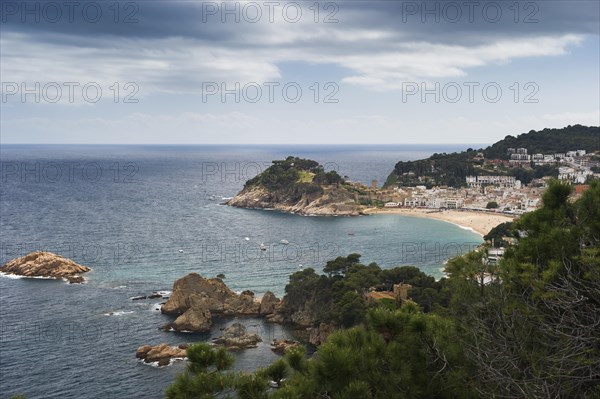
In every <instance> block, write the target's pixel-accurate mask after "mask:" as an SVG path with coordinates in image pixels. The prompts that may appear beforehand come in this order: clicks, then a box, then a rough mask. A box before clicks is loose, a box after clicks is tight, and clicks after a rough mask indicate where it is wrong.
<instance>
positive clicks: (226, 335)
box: [213, 323, 262, 350]
mask: <svg viewBox="0 0 600 399" xmlns="http://www.w3.org/2000/svg"><path fill="white" fill-rule="evenodd" d="M259 342H262V338H260V336H258V334H255V333H249V332H247V330H246V326H244V325H243V324H240V323H233V324H232V325H231V326H229V327H227V328H226V329H224V330H223V335H222V336H220V337H219V338H214V339H213V343H214V344H216V345H222V346H225V347H227V348H228V349H231V350H241V349H247V348H256V346H257V344H258V343H259Z"/></svg>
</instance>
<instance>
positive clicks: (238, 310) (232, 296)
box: [161, 273, 282, 332]
mask: <svg viewBox="0 0 600 399" xmlns="http://www.w3.org/2000/svg"><path fill="white" fill-rule="evenodd" d="M281 304H282V303H281V300H280V299H278V298H277V297H275V295H274V294H273V293H272V292H267V293H265V295H264V296H263V297H262V299H261V301H260V302H259V301H257V300H256V299H255V298H254V293H253V292H252V291H244V292H242V293H241V294H239V295H238V294H236V293H235V292H233V291H231V290H230V289H229V287H227V285H226V284H225V283H224V282H223V280H221V279H220V278H204V277H202V276H200V275H199V274H197V273H190V274H188V275H187V276H185V277H182V278H180V279H179V280H177V281H175V283H174V284H173V293H172V294H171V296H170V297H169V299H168V300H167V302H166V303H165V304H164V305H162V306H161V312H162V313H163V314H168V315H174V316H176V318H175V320H174V321H173V322H171V323H168V324H166V325H164V326H163V327H162V328H163V330H166V331H178V332H207V331H210V329H211V327H212V318H213V317H215V316H260V317H264V318H265V320H266V321H273V322H274V321H277V320H280V319H281V318H280V317H278V312H279V310H280V307H281Z"/></svg>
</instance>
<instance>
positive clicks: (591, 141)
mask: <svg viewBox="0 0 600 399" xmlns="http://www.w3.org/2000/svg"><path fill="white" fill-rule="evenodd" d="M509 148H527V150H528V152H529V153H530V154H536V153H545V154H551V153H564V152H566V151H569V150H586V151H588V152H591V151H597V150H600V127H598V126H582V125H574V126H570V125H569V126H567V127H564V128H562V129H544V130H540V131H537V132H536V131H535V130H531V131H530V132H529V133H523V134H520V135H518V136H517V137H514V136H506V137H505V138H504V139H502V140H500V141H498V142H497V143H495V144H493V145H491V146H489V147H488V148H486V149H485V150H483V154H484V155H485V157H486V158H499V159H508V153H507V150H508V149H509Z"/></svg>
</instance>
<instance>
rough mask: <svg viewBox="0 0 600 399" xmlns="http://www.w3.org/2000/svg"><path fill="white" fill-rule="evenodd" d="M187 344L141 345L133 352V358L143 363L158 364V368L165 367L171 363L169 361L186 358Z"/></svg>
mask: <svg viewBox="0 0 600 399" xmlns="http://www.w3.org/2000/svg"><path fill="white" fill-rule="evenodd" d="M187 347H188V345H187V344H181V345H179V346H169V345H167V344H160V345H155V346H152V345H143V346H140V347H139V348H138V349H137V351H136V352H135V357H136V358H138V359H142V360H143V361H144V362H145V363H154V362H158V365H159V366H167V365H169V364H170V363H171V359H183V358H185V357H186V356H187Z"/></svg>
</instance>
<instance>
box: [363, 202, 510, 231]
mask: <svg viewBox="0 0 600 399" xmlns="http://www.w3.org/2000/svg"><path fill="white" fill-rule="evenodd" d="M364 213H366V214H371V215H374V214H380V215H383V214H390V215H404V216H414V217H424V218H430V219H438V220H443V221H445V222H449V223H454V224H456V225H459V226H461V227H465V228H469V229H472V230H473V231H475V232H476V233H478V234H480V235H481V236H484V235H486V234H487V233H489V231H490V230H491V229H492V228H494V227H496V226H497V225H499V224H500V223H504V222H510V221H512V220H513V219H514V217H512V216H508V215H499V214H494V213H486V212H476V211H457V210H444V211H437V210H433V209H414V208H369V209H366V210H365V211H364Z"/></svg>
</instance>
